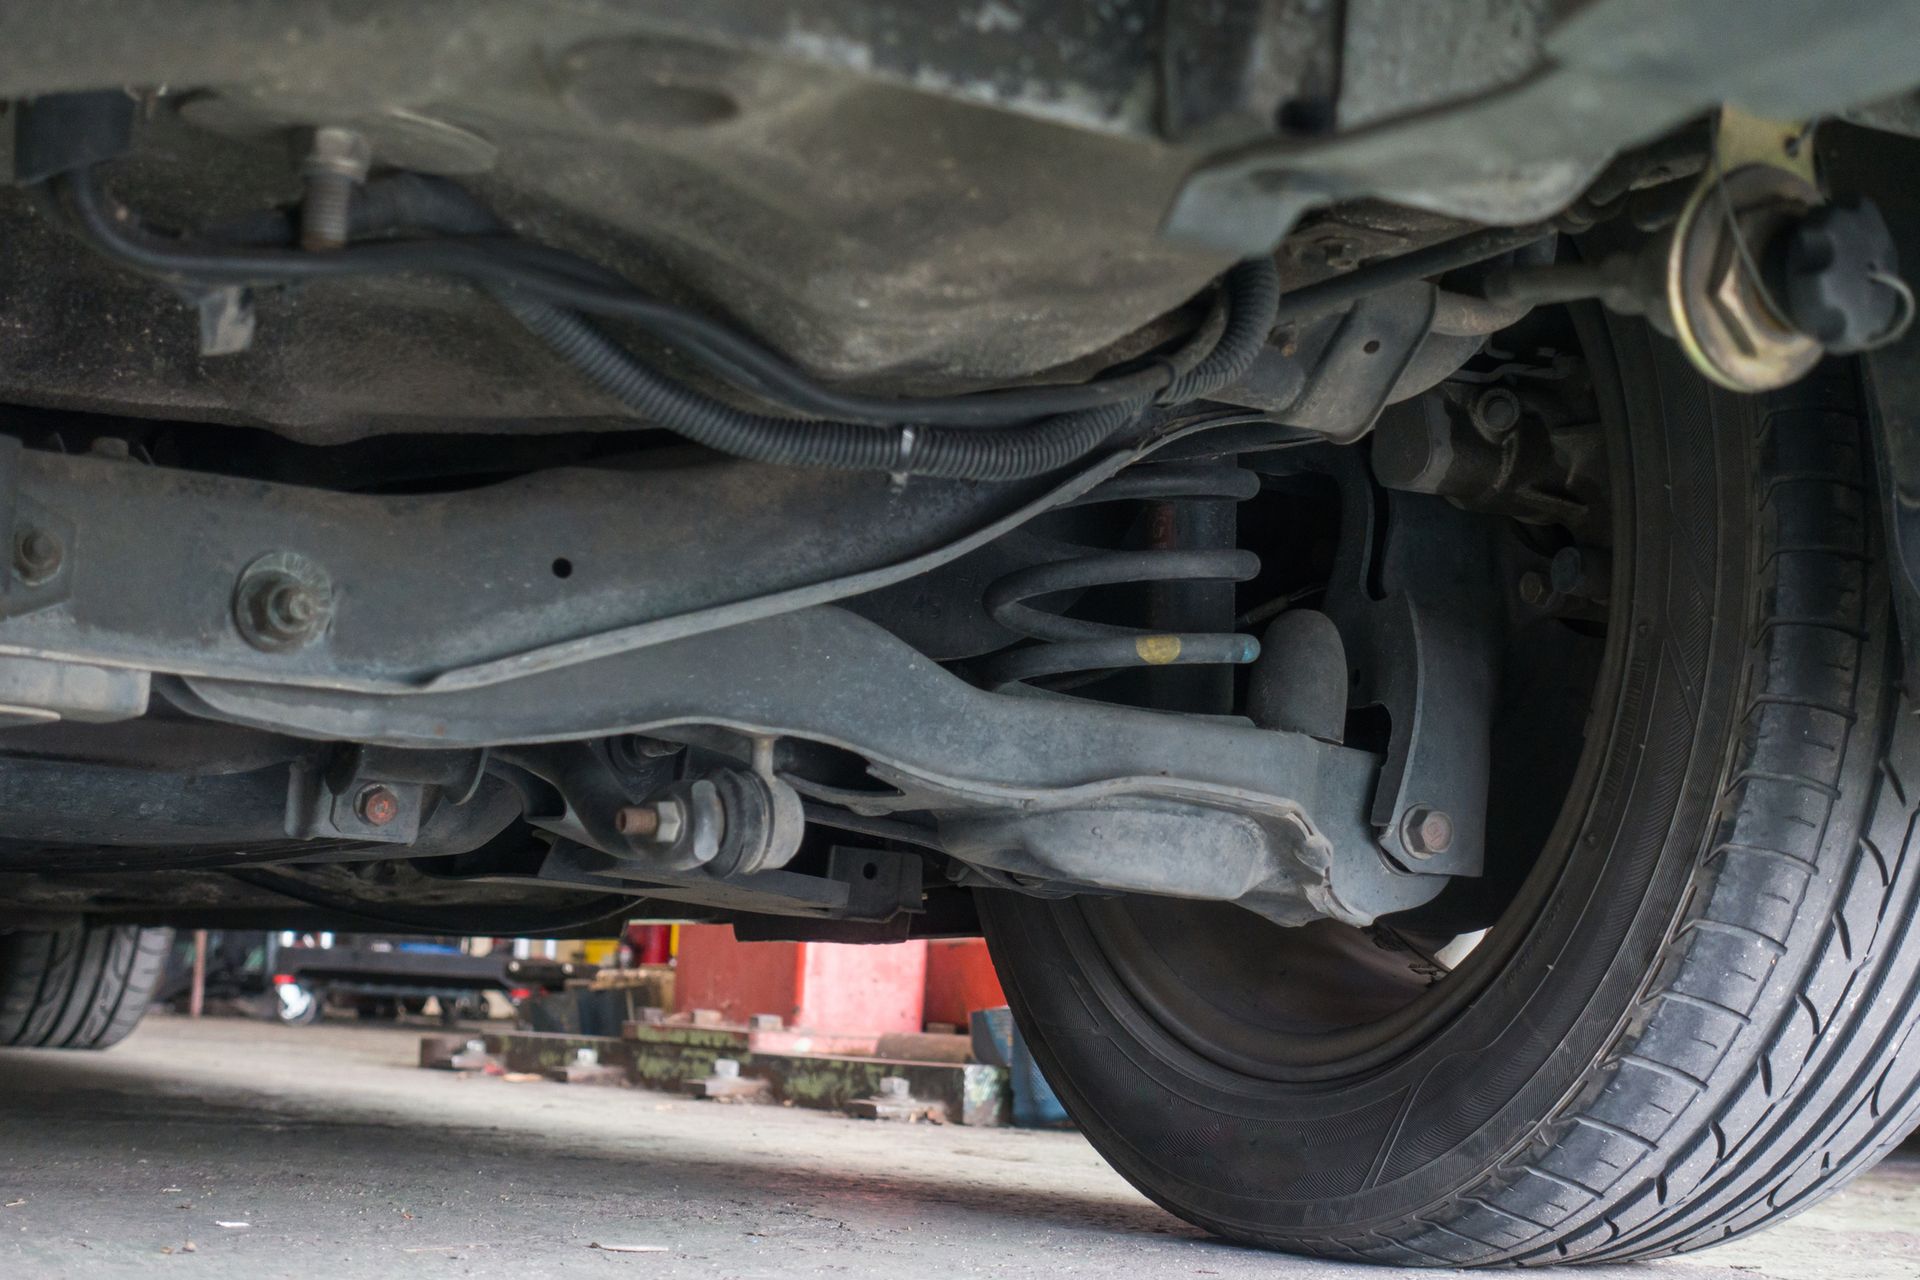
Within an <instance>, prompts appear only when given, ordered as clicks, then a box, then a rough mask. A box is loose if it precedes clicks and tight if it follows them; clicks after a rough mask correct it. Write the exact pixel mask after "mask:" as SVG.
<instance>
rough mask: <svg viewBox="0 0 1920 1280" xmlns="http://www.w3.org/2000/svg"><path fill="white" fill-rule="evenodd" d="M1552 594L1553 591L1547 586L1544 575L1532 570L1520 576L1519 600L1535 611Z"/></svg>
mask: <svg viewBox="0 0 1920 1280" xmlns="http://www.w3.org/2000/svg"><path fill="white" fill-rule="evenodd" d="M1552 594H1553V589H1552V588H1551V587H1549V586H1548V585H1547V579H1546V575H1544V574H1542V573H1538V572H1536V571H1534V570H1532V569H1529V570H1527V571H1526V572H1525V573H1523V574H1521V575H1520V599H1521V600H1523V601H1525V602H1526V603H1527V604H1529V605H1531V606H1533V607H1534V608H1536V609H1537V608H1539V607H1540V606H1541V605H1543V604H1545V603H1546V602H1547V597H1548V596H1550V595H1552Z"/></svg>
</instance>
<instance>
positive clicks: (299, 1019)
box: [273, 982, 326, 1027]
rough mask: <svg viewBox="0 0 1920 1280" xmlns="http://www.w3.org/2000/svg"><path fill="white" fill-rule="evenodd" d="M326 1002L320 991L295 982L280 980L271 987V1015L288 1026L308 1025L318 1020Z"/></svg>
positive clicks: (324, 1010)
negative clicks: (280, 981)
mask: <svg viewBox="0 0 1920 1280" xmlns="http://www.w3.org/2000/svg"><path fill="white" fill-rule="evenodd" d="M324 1012H326V1002H325V1001H324V1000H322V999H321V998H320V993H319V992H317V991H314V990H312V989H311V988H309V987H303V986H301V985H300V984H299V983H297V982H282V983H279V984H278V985H276V986H275V987H274V989H273V1016H274V1018H275V1019H276V1020H277V1021H279V1022H282V1023H285V1024H286V1025H287V1026H289V1027H309V1026H312V1025H313V1024H314V1023H316V1022H318V1021H320V1015H321V1014H323V1013H324Z"/></svg>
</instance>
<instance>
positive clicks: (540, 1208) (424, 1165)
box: [0, 1018, 1920, 1280]
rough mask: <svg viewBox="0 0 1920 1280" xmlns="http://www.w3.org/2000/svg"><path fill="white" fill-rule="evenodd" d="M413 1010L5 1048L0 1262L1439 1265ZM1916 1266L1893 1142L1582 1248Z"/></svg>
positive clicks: (1073, 1268)
mask: <svg viewBox="0 0 1920 1280" xmlns="http://www.w3.org/2000/svg"><path fill="white" fill-rule="evenodd" d="M421 1030H422V1028H421V1027H419V1026H417V1025H416V1026H413V1027H408V1028H378V1029H368V1028H362V1027H358V1026H351V1025H342V1024H339V1023H333V1024H323V1025H320V1026H314V1027H305V1028H288V1027H277V1026H269V1025H265V1024H261V1023H251V1022H243V1021H236V1020H226V1019H209V1020H206V1021H203V1022H200V1023H197V1024H196V1023H190V1022H188V1021H186V1020H185V1019H178V1018H154V1019H152V1020H150V1022H149V1024H148V1025H146V1026H143V1027H142V1028H141V1029H140V1030H139V1031H138V1032H137V1033H136V1034H135V1035H134V1036H133V1038H132V1039H130V1040H129V1041H127V1042H126V1043H125V1044H123V1045H121V1046H119V1047H118V1048H116V1049H114V1050H112V1051H110V1052H108V1053H104V1054H68V1053H52V1052H42V1051H20V1050H9V1051H6V1052H0V1275H7V1276H33V1277H42V1276H103V1275H104V1276H113V1275H144V1274H148V1273H152V1274H162V1273H163V1272H164V1273H166V1274H188V1273H189V1272H190V1273H191V1274H192V1275H194V1276H199V1277H233V1278H235V1280H238V1278H240V1277H246V1278H247V1280H254V1278H255V1277H279V1276H296V1277H300V1276H326V1277H328V1278H329V1280H359V1278H361V1277H389V1276H414V1275H422V1276H434V1277H443V1276H462V1277H465V1276H481V1277H492V1276H499V1277H513V1280H525V1278H526V1277H529V1276H549V1275H563V1274H574V1273H581V1274H595V1275H602V1274H610V1269H612V1268H633V1269H634V1270H633V1271H632V1272H631V1273H630V1274H634V1275H641V1274H644V1275H646V1276H648V1277H692V1276H700V1277H710V1276H729V1277H743V1278H745V1277H775V1276H832V1277H836V1278H845V1277H853V1278H856V1280H857V1278H862V1277H875V1278H876V1280H877V1278H879V1277H885V1278H886V1280H915V1278H917V1277H927V1278H929V1280H931V1278H933V1277H940V1278H942V1280H944V1278H946V1277H953V1276H964V1275H970V1274H975V1273H979V1274H991V1275H994V1276H997V1277H1011V1278H1013V1280H1020V1278H1022V1277H1043V1276H1044V1277H1048V1280H1056V1278H1057V1277H1060V1276H1063V1275H1065V1276H1070V1275H1084V1276H1089V1277H1110V1276H1114V1275H1138V1276H1155V1277H1159V1276H1169V1277H1172V1276H1209V1275H1210V1276H1222V1277H1262V1278H1271V1277H1304V1278H1307V1280H1387V1278H1389V1277H1395V1276H1401V1275H1407V1276H1413V1275H1432V1274H1436V1273H1431V1272H1428V1273H1415V1272H1406V1273H1402V1272H1397V1271H1394V1270H1391V1269H1381V1268H1370V1267H1351V1266H1341V1265H1333V1264H1323V1263H1313V1262H1305V1261H1301V1260H1297V1259H1288V1258H1280V1257H1275V1256H1272V1255H1266V1254H1260V1253H1255V1252H1253V1251H1250V1250H1245V1249H1239V1248H1235V1247H1233V1246H1230V1245H1224V1244H1219V1243H1217V1242H1214V1241H1211V1240H1209V1239H1207V1238H1206V1237H1205V1236H1203V1235H1201V1234H1200V1233H1199V1232H1197V1231H1195V1230H1193V1229H1192V1228H1189V1227H1187V1226H1186V1225H1185V1224H1183V1223H1181V1222H1179V1221H1177V1220H1175V1219H1174V1218H1172V1217H1170V1216H1168V1215H1167V1214H1165V1213H1163V1212H1161V1211H1160V1210H1159V1209H1157V1208H1155V1207H1154V1206H1152V1205H1150V1204H1148V1203H1147V1202H1146V1201H1145V1200H1143V1199H1141V1198H1140V1196H1139V1195H1137V1194H1136V1193H1135V1192H1133V1191H1132V1190H1131V1189H1130V1188H1128V1187H1127V1186H1126V1185H1125V1184H1124V1183H1122V1182H1121V1181H1120V1179H1119V1178H1118V1177H1116V1176H1115V1175H1114V1174H1113V1173H1112V1172H1110V1171H1109V1170H1108V1169H1107V1167H1106V1166H1105V1165H1104V1164H1103V1163H1101V1161H1100V1159H1099V1157H1097V1156H1096V1155H1094V1153H1093V1152H1092V1150H1091V1149H1089V1148H1088V1146H1087V1145H1086V1143H1085V1142H1084V1141H1083V1140H1082V1139H1081V1138H1079V1137H1078V1136H1077V1135H1074V1134H1070V1133H1029V1132H1022V1131H1019V1130H1008V1129H997V1130H981V1129H966V1128H960V1127H953V1126H947V1127H942V1126H936V1125H927V1124H918V1125H897V1124H888V1125H882V1124H876V1123H871V1122H861V1121H855V1120H847V1119H842V1118H839V1117H836V1116H831V1115H824V1114H820V1113H817V1112H807V1111H802V1110H798V1109H786V1108H781V1107H737V1106H725V1105H722V1104H718V1103H703V1102H697V1101H693V1100H690V1099H676V1098H673V1097H671V1096H669V1095H666V1094H659V1093H652V1092H648V1091H644V1090H638V1089H586V1088H580V1087H577V1086H568V1085H562V1084H553V1083H546V1082H540V1083H520V1084H510V1083H506V1082H505V1081H503V1080H500V1079H490V1078H481V1077H461V1076H455V1075H451V1074H449V1073H446V1072H439V1071H422V1070H420V1069H419V1068H418V1067H416V1066H415V1065H414V1062H415V1058H416V1053H417V1048H418V1044H419V1037H420V1033H421ZM223 1224H225V1225H223ZM232 1224H244V1225H232ZM189 1243H191V1245H192V1249H191V1250H189V1249H188V1248H187V1245H188V1244H189ZM596 1246H597V1247H596ZM642 1269H644V1270H642ZM1916 1272H1920V1161H1916V1160H1915V1159H1914V1158H1912V1157H1910V1156H1897V1157H1895V1159H1894V1160H1893V1161H1890V1162H1889V1163H1888V1164H1887V1165H1885V1166H1883V1167H1882V1168H1881V1169H1880V1170H1879V1171H1877V1172H1876V1173H1874V1174H1872V1175H1870V1176H1869V1177H1868V1178H1866V1179H1865V1180H1863V1181H1862V1182H1860V1183H1858V1184H1856V1185H1855V1187H1854V1188H1853V1189H1852V1190H1850V1191H1848V1192H1846V1193H1844V1194H1842V1195H1841V1196H1839V1197H1837V1198H1835V1199H1833V1200H1830V1201H1828V1202H1827V1203H1826V1204H1824V1205H1821V1206H1820V1207H1818V1208H1816V1209H1814V1210H1812V1211H1811V1212H1809V1213H1807V1214H1805V1215H1803V1216H1801V1217H1800V1218H1797V1219H1795V1220H1794V1221H1792V1222H1790V1223H1788V1224H1786V1225H1785V1226H1784V1227H1782V1228H1781V1229H1779V1230H1776V1231H1772V1232H1768V1233H1765V1234H1763V1235H1761V1236H1758V1237H1755V1238H1754V1239H1753V1240H1751V1241H1748V1242H1743V1243H1741V1244H1737V1245H1733V1246H1730V1247H1727V1248H1723V1249H1719V1250H1714V1251H1712V1252H1709V1253H1705V1254H1700V1255H1697V1256H1695V1257H1692V1258H1688V1259H1684V1260H1680V1261H1675V1262H1668V1263H1661V1264H1658V1265H1656V1266H1653V1267H1638V1268H1635V1267H1615V1268H1596V1269H1589V1270H1584V1271H1581V1272H1579V1273H1578V1275H1579V1276H1580V1277H1581V1278H1582V1280H1607V1278H1611V1280H1625V1278H1626V1277H1629V1276H1631V1277H1636V1278H1637V1280H1646V1278H1649V1277H1652V1278H1654V1280H1707V1278H1708V1277H1713V1278H1716V1280H1751V1278H1756V1277H1766V1278H1769V1280H1828V1278H1830V1277H1835V1276H1847V1277H1849V1278H1850V1280H1883V1278H1884V1280H1892V1278H1893V1277H1910V1276H1912V1275H1914V1274H1916ZM1573 1274H1574V1273H1569V1276H1570V1277H1571V1276H1572V1275H1573Z"/></svg>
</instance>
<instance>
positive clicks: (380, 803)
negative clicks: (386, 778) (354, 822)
mask: <svg viewBox="0 0 1920 1280" xmlns="http://www.w3.org/2000/svg"><path fill="white" fill-rule="evenodd" d="M353 811H354V812H355V813H357V814H359V815H360V821H362V822H364V823H366V824H367V825H368V826H370V827H384V826H386V825H387V824H388V823H389V822H392V821H393V820H394V819H395V818H397V817H399V816H400V797H399V796H397V795H395V794H393V789H392V788H391V787H383V786H381V785H380V784H379V783H377V782H376V783H373V784H371V785H369V786H365V787H362V788H360V794H359V795H357V796H355V797H354V798H353Z"/></svg>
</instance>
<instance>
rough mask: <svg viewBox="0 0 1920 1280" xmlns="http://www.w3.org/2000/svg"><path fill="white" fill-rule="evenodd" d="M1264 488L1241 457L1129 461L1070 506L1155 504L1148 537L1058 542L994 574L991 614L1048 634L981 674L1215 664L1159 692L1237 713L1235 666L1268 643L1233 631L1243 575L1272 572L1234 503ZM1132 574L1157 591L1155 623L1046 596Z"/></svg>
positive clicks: (995, 660)
mask: <svg viewBox="0 0 1920 1280" xmlns="http://www.w3.org/2000/svg"><path fill="white" fill-rule="evenodd" d="M1259 491H1260V477H1259V476H1257V475H1255V474H1254V473H1253V472H1251V471H1248V470H1246V469H1244V468H1242V467H1240V466H1237V465H1235V464H1233V463H1231V462H1222V461H1211V460H1209V461H1198V462H1167V463H1150V464H1145V465H1141V466H1135V467H1130V468H1128V469H1127V470H1125V471H1123V472H1121V473H1120V474H1119V475H1117V476H1115V477H1114V478H1113V479H1111V480H1109V481H1107V482H1106V483H1105V484H1103V485H1100V486H1099V487H1097V488H1095V489H1093V490H1091V491H1089V492H1088V493H1086V494H1085V495H1083V496H1082V497H1080V498H1079V499H1077V500H1076V501H1074V502H1073V503H1071V504H1069V506H1071V507H1090V506H1096V505H1104V504H1109V503H1122V502H1126V503H1144V504H1146V510H1145V515H1146V519H1145V522H1144V524H1145V529H1146V533H1145V538H1144V541H1145V543H1146V545H1145V546H1142V547H1137V548H1130V549H1109V548H1093V547H1085V546H1080V545H1077V544H1066V543H1057V544H1053V545H1051V546H1050V547H1049V548H1048V549H1049V550H1050V551H1058V552H1059V553H1060V554H1059V556H1058V558H1052V559H1048V560H1046V561H1044V562H1042V563H1039V564H1034V565H1029V566H1026V567H1024V568H1020V569H1016V570H1014V571H1013V572H1011V573H1008V574H1005V575H1004V576H1002V577H1000V578H998V579H996V580H995V581H994V582H992V583H991V584H990V585H989V586H988V587H987V589H986V593H985V596H984V601H983V602H984V604H985V605H986V609H987V612H988V614H989V615H990V616H991V617H992V618H993V619H994V621H996V622H998V623H999V624H1000V625H1001V626H1003V627H1005V628H1007V630H1009V631H1013V632H1016V633H1017V634H1019V635H1022V636H1026V637H1028V638H1030V639H1032V640H1034V641H1036V642H1037V643H1034V644H1029V645H1023V646H1021V647H1018V648H1014V649H1008V650H1004V651H1002V652H1001V653H999V654H996V655H994V656H993V657H992V658H989V659H988V660H987V661H986V662H985V663H983V664H982V666H981V668H980V671H981V674H982V675H983V676H984V677H985V679H986V681H987V683H988V684H989V686H990V687H992V688H995V689H1006V688H1009V687H1011V686H1014V685H1018V684H1022V683H1025V682H1027V681H1038V680H1049V679H1052V680H1055V681H1056V683H1055V685H1054V687H1055V688H1061V687H1071V686H1073V685H1079V684H1086V683H1090V682H1091V681H1092V680H1094V679H1100V678H1103V677H1104V676H1106V675H1109V674H1112V673H1114V672H1118V671H1121V670H1124V669H1127V668H1148V669H1152V668H1172V669H1179V670H1180V671H1181V674H1182V675H1185V674H1186V671H1187V669H1191V668H1215V669H1216V670H1213V671H1207V670H1199V671H1194V672H1193V673H1192V674H1193V675H1195V676H1198V677H1200V679H1199V680H1198V681H1194V680H1188V679H1182V680H1179V681H1177V682H1167V683H1166V685H1165V687H1161V686H1160V685H1159V684H1158V683H1156V684H1155V685H1154V686H1152V687H1151V688H1150V689H1149V693H1148V698H1147V700H1148V701H1149V702H1151V703H1152V704H1153V705H1161V706H1168V707H1170V708H1171V707H1176V706H1177V708H1178V709H1180V710H1185V711H1199V712H1206V713H1223V712H1226V711H1229V710H1231V700H1232V689H1233V685H1232V675H1231V671H1230V668H1231V667H1234V666H1241V665H1245V664H1246V663H1249V662H1252V661H1253V660H1254V659H1255V658H1256V657H1258V656H1259V653H1260V642H1259V641H1258V640H1256V639H1254V638H1253V637H1252V636H1249V635H1241V634H1239V633H1237V632H1235V631H1233V630H1232V626H1233V617H1234V611H1233V584H1234V583H1237V582H1244V581H1246V580H1247V579H1249V578H1252V577H1253V576H1254V575H1255V574H1257V573H1259V572H1260V557H1258V556H1257V555H1255V554H1254V553H1253V552H1251V551H1243V550H1240V549H1239V548H1236V547H1235V546H1234V545H1233V535H1234V527H1235V522H1234V519H1233V504H1235V503H1238V502H1244V501H1246V500H1247V499H1249V498H1251V497H1253V496H1254V495H1255V494H1257V493H1258V492H1259ZM1129 583H1139V584H1142V585H1144V586H1145V587H1146V588H1147V591H1146V593H1145V596H1144V608H1143V609H1142V610H1140V616H1141V617H1142V619H1143V621H1144V623H1145V625H1133V624H1130V623H1122V622H1108V621H1098V620H1093V619H1087V618H1076V617H1069V616H1068V615H1067V614H1066V613H1065V612H1062V611H1060V610H1059V609H1056V608H1052V607H1047V606H1046V605H1044V604H1043V603H1042V602H1044V601H1046V600H1047V598H1048V597H1058V596H1061V595H1072V596H1075V597H1077V596H1078V594H1079V593H1081V592H1084V591H1086V590H1088V589H1090V588H1096V587H1112V586H1120V585H1124V584H1129ZM1169 674H1171V672H1169ZM1216 676H1217V677H1218V678H1212V677H1216ZM1061 677H1069V679H1064V680H1062V679H1059V678H1061ZM1196 703H1197V704H1198V705H1196Z"/></svg>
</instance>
